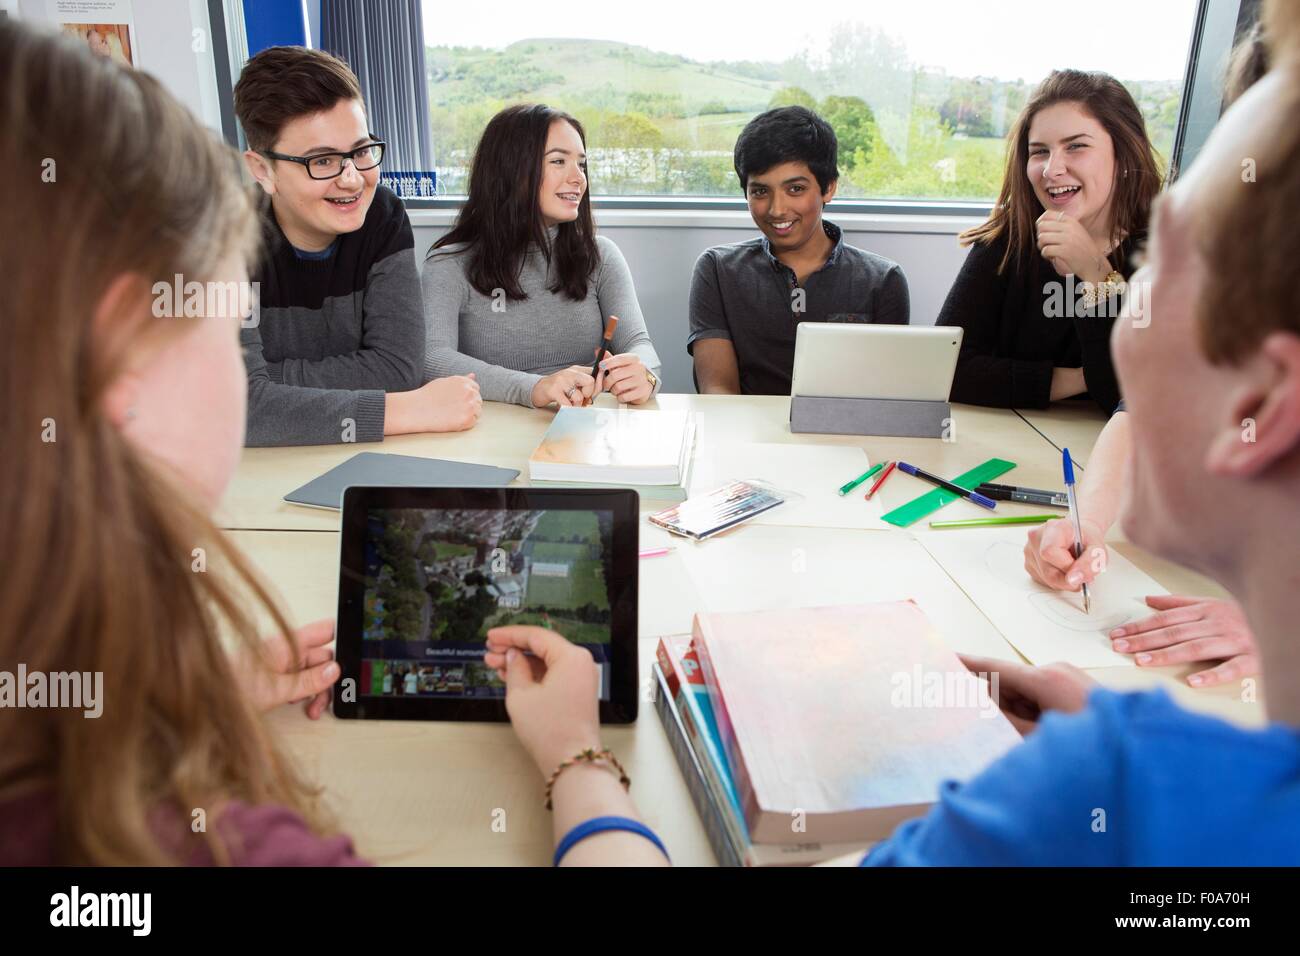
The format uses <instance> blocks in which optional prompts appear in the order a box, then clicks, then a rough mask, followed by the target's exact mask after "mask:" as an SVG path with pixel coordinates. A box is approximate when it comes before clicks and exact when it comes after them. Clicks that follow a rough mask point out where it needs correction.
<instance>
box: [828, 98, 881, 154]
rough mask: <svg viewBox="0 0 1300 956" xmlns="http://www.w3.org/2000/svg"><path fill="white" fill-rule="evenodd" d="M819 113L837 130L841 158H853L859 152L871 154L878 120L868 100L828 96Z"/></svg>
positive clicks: (836, 136)
mask: <svg viewBox="0 0 1300 956" xmlns="http://www.w3.org/2000/svg"><path fill="white" fill-rule="evenodd" d="M819 112H820V113H821V116H822V119H824V120H826V122H828V123H830V124H831V129H833V130H835V138H836V140H838V142H839V147H840V156H842V157H843V156H852V155H853V154H854V153H856V152H857V151H858V150H862V151H863V152H864V153H870V152H871V146H872V143H873V141H874V140H875V137H876V119H875V116H874V115H872V112H871V107H870V106H868V105H867V102H866V100H864V99H862V98H861V97H858V96H828V97H826V98H825V99H824V100H822V104H821V109H820V110H819Z"/></svg>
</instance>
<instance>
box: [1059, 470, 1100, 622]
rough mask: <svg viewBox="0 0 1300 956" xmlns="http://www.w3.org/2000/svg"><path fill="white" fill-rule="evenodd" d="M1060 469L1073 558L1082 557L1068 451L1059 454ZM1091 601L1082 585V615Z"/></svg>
mask: <svg viewBox="0 0 1300 956" xmlns="http://www.w3.org/2000/svg"><path fill="white" fill-rule="evenodd" d="M1061 468H1062V470H1063V471H1064V472H1065V494H1066V497H1067V498H1069V501H1070V521H1071V522H1072V523H1073V524H1074V548H1073V549H1072V550H1073V552H1074V557H1075V558H1076V559H1078V558H1081V557H1083V528H1082V527H1081V526H1080V525H1079V498H1078V496H1077V495H1076V494H1075V492H1074V462H1072V461H1071V460H1070V449H1068V448H1066V449H1064V450H1063V451H1062V452H1061ZM1091 604H1092V602H1091V600H1090V599H1089V597H1088V585H1087V584H1084V585H1083V613H1084V614H1090V613H1091Z"/></svg>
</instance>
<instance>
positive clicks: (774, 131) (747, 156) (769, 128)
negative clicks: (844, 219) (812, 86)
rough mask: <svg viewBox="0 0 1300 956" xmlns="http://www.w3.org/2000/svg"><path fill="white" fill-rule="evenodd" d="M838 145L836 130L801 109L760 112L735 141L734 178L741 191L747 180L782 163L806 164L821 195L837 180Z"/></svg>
mask: <svg viewBox="0 0 1300 956" xmlns="http://www.w3.org/2000/svg"><path fill="white" fill-rule="evenodd" d="M838 158H839V143H838V142H837V141H836V139H835V130H833V129H831V124H830V123H828V122H826V121H825V120H824V119H822V118H821V117H820V116H818V115H817V114H816V113H814V112H813V111H812V110H810V109H808V108H807V107H803V106H782V107H781V108H780V109H775V110H768V111H767V112H766V113H759V114H758V115H757V116H755V117H754V118H753V119H752V120H750V121H749V122H748V123H746V124H745V128H744V129H743V130H741V131H740V137H739V138H738V139H737V140H736V153H735V163H736V175H737V176H738V177H740V190H741V192H744V191H745V189H746V188H748V186H749V177H750V176H756V175H758V174H759V173H762V172H765V171H766V170H769V169H771V168H772V167H773V166H779V165H781V164H782V163H807V164H808V168H809V169H811V170H812V174H813V175H814V176H815V177H816V178H817V185H818V186H819V187H820V188H821V191H822V192H823V193H825V192H826V190H828V189H830V188H831V183H833V182H835V181H836V180H837V179H839V178H840V171H839V168H838V167H837V166H836V162H837V160H838Z"/></svg>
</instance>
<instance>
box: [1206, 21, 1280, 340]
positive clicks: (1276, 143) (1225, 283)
mask: <svg viewBox="0 0 1300 956" xmlns="http://www.w3.org/2000/svg"><path fill="white" fill-rule="evenodd" d="M1262 22H1263V28H1264V36H1265V43H1266V44H1267V46H1268V56H1269V58H1270V59H1271V60H1272V62H1273V63H1274V64H1276V66H1275V67H1274V69H1276V70H1280V71H1283V75H1284V76H1285V82H1284V83H1282V84H1281V89H1280V92H1279V94H1278V99H1279V102H1278V103H1276V104H1274V105H1273V106H1272V107H1271V108H1270V110H1269V114H1270V116H1271V117H1272V125H1271V128H1270V129H1269V131H1268V135H1267V136H1263V137H1261V138H1260V141H1259V142H1260V145H1259V147H1258V148H1257V149H1256V150H1255V153H1256V155H1253V156H1251V157H1250V158H1251V159H1253V160H1254V161H1255V168H1254V176H1253V177H1246V176H1244V175H1240V176H1231V177H1226V178H1225V188H1223V189H1216V190H1213V191H1210V192H1207V193H1206V196H1205V203H1206V209H1207V214H1206V216H1205V220H1204V223H1205V227H1204V228H1202V229H1200V230H1198V232H1199V236H1200V239H1199V242H1198V244H1197V245H1198V247H1199V250H1200V254H1201V257H1202V260H1203V261H1204V262H1207V263H1214V268H1213V270H1211V271H1210V273H1209V275H1208V276H1207V278H1206V280H1205V289H1204V293H1203V294H1202V296H1201V298H1200V304H1199V308H1198V325H1199V327H1200V336H1201V346H1202V348H1203V349H1204V351H1205V354H1206V355H1207V356H1208V357H1209V358H1210V360H1211V361H1213V362H1235V361H1239V360H1241V359H1244V358H1245V357H1246V356H1248V355H1250V354H1252V353H1253V352H1254V351H1255V350H1257V349H1258V348H1259V346H1260V343H1261V342H1262V341H1263V340H1264V338H1265V337H1266V336H1267V335H1269V334H1270V333H1271V332H1275V331H1279V330H1285V331H1288V332H1291V333H1293V334H1297V335H1300V283H1297V282H1296V281H1295V276H1294V272H1295V262H1294V260H1295V252H1296V250H1297V249H1300V221H1297V220H1296V217H1295V211H1296V210H1297V209H1300V125H1297V124H1296V123H1295V121H1294V120H1295V117H1296V116H1300V15H1298V14H1297V10H1296V8H1295V5H1294V4H1293V3H1291V2H1283V0H1266V3H1265V6H1264V12H1263V20H1262ZM1237 92H1238V93H1240V92H1243V91H1237Z"/></svg>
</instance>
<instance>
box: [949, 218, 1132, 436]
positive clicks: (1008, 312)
mask: <svg viewBox="0 0 1300 956" xmlns="http://www.w3.org/2000/svg"><path fill="white" fill-rule="evenodd" d="M1144 239H1145V233H1143V234H1136V235H1133V236H1130V237H1129V238H1127V239H1125V240H1124V242H1122V243H1121V244H1120V246H1119V248H1118V249H1116V251H1115V253H1114V254H1112V255H1111V257H1110V260H1111V262H1112V263H1118V264H1117V265H1116V268H1117V269H1119V271H1120V272H1121V273H1122V274H1123V275H1124V277H1125V278H1128V277H1129V276H1131V275H1132V274H1133V271H1134V270H1133V268H1132V258H1133V253H1134V252H1135V251H1136V250H1137V249H1138V248H1139V247H1140V245H1141V244H1142V241H1143V240H1144ZM1005 250H1006V237H1005V236H1004V237H1000V238H998V239H996V240H994V241H992V242H988V243H980V242H977V243H975V244H974V245H973V246H971V250H970V253H969V254H968V255H967V256H966V261H965V263H963V265H962V267H961V272H960V273H958V275H957V280H956V281H955V282H954V283H953V285H952V289H951V290H950V291H949V292H948V298H947V299H946V300H945V301H944V304H943V309H942V310H940V312H939V319H938V322H937V323H936V324H938V325H949V326H951V325H958V326H961V327H962V328H963V329H964V330H965V334H964V336H963V338H962V344H961V353H960V355H959V356H958V359H957V371H956V374H955V375H954V376H953V382H952V395H951V401H954V402H962V403H965V404H968V405H991V406H994V407H997V408H1046V407H1047V406H1048V405H1049V404H1050V403H1051V392H1052V369H1053V368H1057V367H1060V368H1079V367H1082V368H1083V377H1084V380H1085V381H1086V382H1087V386H1088V395H1089V396H1090V397H1091V398H1092V399H1093V400H1094V401H1095V402H1096V403H1097V405H1098V406H1099V407H1100V408H1101V410H1102V411H1104V412H1105V413H1106V414H1107V415H1109V414H1110V413H1111V412H1113V411H1114V410H1115V406H1116V405H1117V404H1119V385H1118V384H1117V382H1116V381H1115V366H1114V364H1113V363H1112V362H1111V357H1110V330H1111V327H1112V326H1113V325H1114V324H1115V317H1116V316H1117V315H1118V314H1119V302H1118V298H1112V299H1111V300H1110V301H1109V302H1108V303H1101V304H1102V305H1105V308H1095V309H1092V310H1087V311H1085V310H1083V309H1082V308H1081V307H1080V305H1079V301H1078V296H1079V294H1080V290H1079V288H1078V285H1077V284H1075V285H1074V286H1073V296H1074V299H1073V301H1072V302H1070V301H1067V300H1069V298H1070V291H1071V288H1072V286H1071V285H1070V284H1069V282H1068V280H1066V279H1064V278H1063V277H1061V276H1059V275H1057V274H1056V270H1055V269H1054V268H1052V264H1051V263H1050V262H1048V261H1047V260H1046V259H1044V258H1043V257H1042V256H1040V255H1038V254H1037V253H1035V254H1034V257H1033V260H1032V262H1031V263H1030V265H1029V267H1028V268H1025V267H1024V266H1023V265H1022V264H1021V263H1020V262H1018V261H1017V260H1016V259H1015V258H1013V259H1012V260H1011V262H1009V263H1008V264H1007V268H1006V271H1005V272H1003V273H1002V275H998V264H999V263H1000V262H1001V261H1002V255H1003V253H1004V252H1005ZM1053 297H1054V298H1055V301H1054V302H1053V301H1052V300H1053ZM1049 306H1054V307H1055V308H1054V309H1053V310H1052V315H1051V316H1049ZM1098 313H1100V314H1098ZM1053 316H1054V317H1053Z"/></svg>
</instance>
